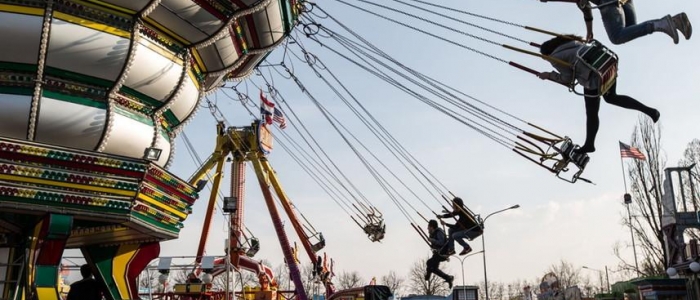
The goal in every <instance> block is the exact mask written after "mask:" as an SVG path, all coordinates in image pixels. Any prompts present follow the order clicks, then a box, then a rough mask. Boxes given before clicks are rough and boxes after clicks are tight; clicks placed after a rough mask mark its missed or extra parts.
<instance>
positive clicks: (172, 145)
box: [163, 132, 176, 170]
mask: <svg viewBox="0 0 700 300" xmlns="http://www.w3.org/2000/svg"><path fill="white" fill-rule="evenodd" d="M168 137H169V138H170V156H168V161H167V162H166V163H165V166H163V169H166V170H167V169H170V165H171V164H172V163H173V161H174V159H173V158H175V138H176V136H175V134H173V133H172V132H170V133H168Z"/></svg>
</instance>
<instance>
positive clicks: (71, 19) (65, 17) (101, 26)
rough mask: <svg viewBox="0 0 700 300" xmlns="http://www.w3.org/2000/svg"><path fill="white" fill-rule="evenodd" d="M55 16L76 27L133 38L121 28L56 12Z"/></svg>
mask: <svg viewBox="0 0 700 300" xmlns="http://www.w3.org/2000/svg"><path fill="white" fill-rule="evenodd" d="M53 16H54V17H55V18H57V19H60V20H63V21H66V22H70V23H73V24H76V25H80V26H84V27H88V28H92V29H95V30H98V31H101V32H104V33H109V34H112V35H116V36H120V37H124V38H130V37H131V33H129V32H128V31H124V30H121V29H119V28H116V27H112V26H108V25H105V24H100V23H96V22H93V21H90V20H87V19H83V18H79V17H76V16H73V15H69V14H66V13H62V12H58V11H55V12H54V13H53Z"/></svg>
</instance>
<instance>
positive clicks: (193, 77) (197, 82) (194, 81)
mask: <svg viewBox="0 0 700 300" xmlns="http://www.w3.org/2000/svg"><path fill="white" fill-rule="evenodd" d="M187 75H189V76H190V79H192V83H193V84H194V86H195V87H196V88H197V90H198V91H199V81H198V80H197V76H194V72H192V68H190V69H189V70H187Z"/></svg>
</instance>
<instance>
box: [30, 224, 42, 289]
mask: <svg viewBox="0 0 700 300" xmlns="http://www.w3.org/2000/svg"><path fill="white" fill-rule="evenodd" d="M44 220H45V219H42V220H41V221H39V223H37V224H36V225H34V230H33V231H32V236H31V238H32V242H31V243H30V245H29V263H28V264H27V275H28V278H27V280H28V281H29V282H34V276H36V274H35V272H36V270H35V269H34V265H35V264H36V261H35V259H36V251H37V247H38V246H39V239H40V237H39V235H40V234H41V227H42V225H43V224H44Z"/></svg>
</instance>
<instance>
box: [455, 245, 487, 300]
mask: <svg viewBox="0 0 700 300" xmlns="http://www.w3.org/2000/svg"><path fill="white" fill-rule="evenodd" d="M482 252H484V250H481V251H478V252H474V253H469V255H466V256H462V257H459V256H456V255H455V257H456V258H457V259H458V260H459V263H460V264H461V265H462V289H464V285H465V283H464V260H465V259H467V257H470V256H472V255H475V254H479V253H482ZM465 299H466V298H465Z"/></svg>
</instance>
